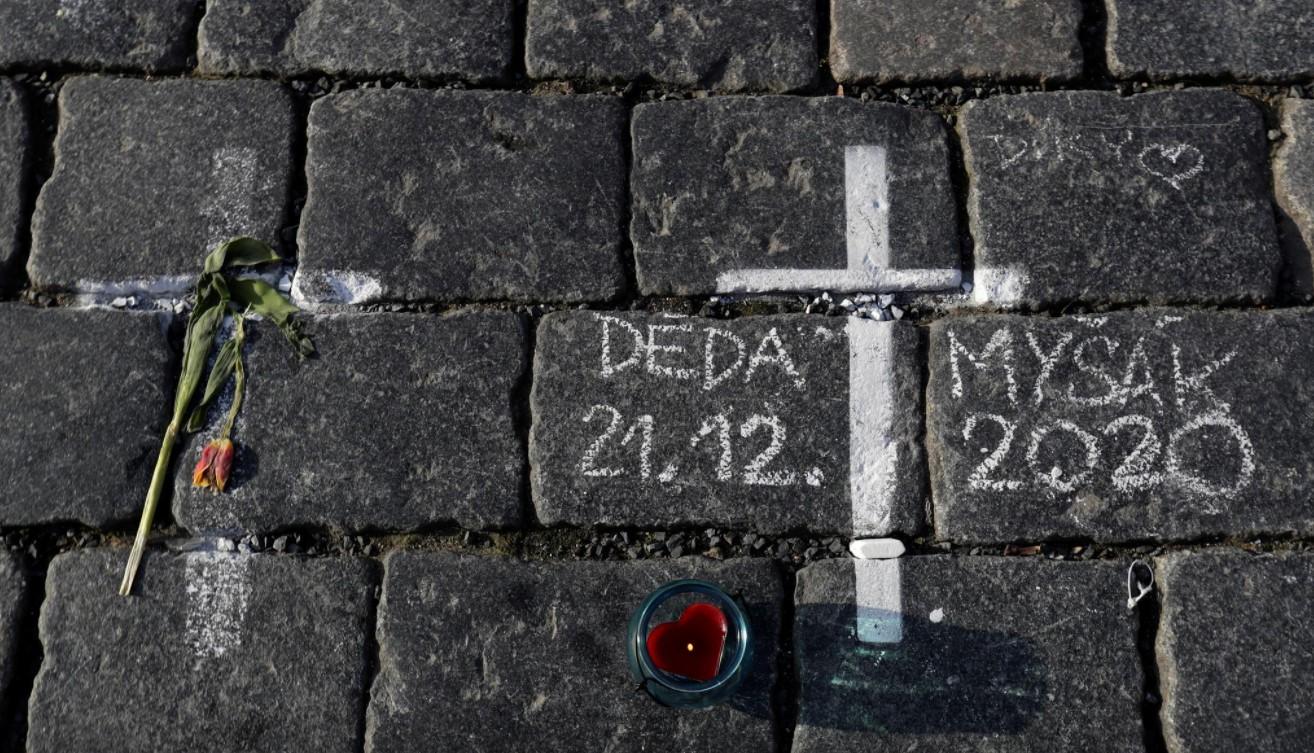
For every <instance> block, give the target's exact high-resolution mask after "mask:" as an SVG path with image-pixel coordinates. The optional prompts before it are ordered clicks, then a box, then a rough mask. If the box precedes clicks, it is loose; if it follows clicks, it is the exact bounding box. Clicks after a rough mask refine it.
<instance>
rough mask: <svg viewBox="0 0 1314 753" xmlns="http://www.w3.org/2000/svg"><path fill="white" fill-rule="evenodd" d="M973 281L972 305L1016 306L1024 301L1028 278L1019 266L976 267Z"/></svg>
mask: <svg viewBox="0 0 1314 753" xmlns="http://www.w3.org/2000/svg"><path fill="white" fill-rule="evenodd" d="M973 280H974V284H973V286H972V303H975V304H977V305H979V306H983V305H986V304H990V305H994V306H1016V305H1018V304H1020V303H1022V302H1023V300H1024V296H1025V295H1026V289H1027V283H1028V282H1030V276H1029V275H1028V274H1027V272H1026V270H1025V269H1024V268H1023V267H1022V266H1021V265H1009V266H1006V267H977V268H976V271H975V272H973Z"/></svg>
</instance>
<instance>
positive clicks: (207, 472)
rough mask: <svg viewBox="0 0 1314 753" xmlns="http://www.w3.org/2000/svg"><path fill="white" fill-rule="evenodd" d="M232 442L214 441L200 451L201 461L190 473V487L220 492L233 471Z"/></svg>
mask: <svg viewBox="0 0 1314 753" xmlns="http://www.w3.org/2000/svg"><path fill="white" fill-rule="evenodd" d="M233 452H234V447H233V440H231V439H228V438H227V437H225V438H223V439H214V440H211V441H210V444H207V445H206V446H205V449H204V450H202V451H201V459H200V460H198V461H197V462H196V468H195V470H193V471H192V486H200V487H207V486H208V487H211V488H213V489H214V490H215V491H218V492H221V491H223V490H224V486H226V485H227V484H228V475H229V473H230V472H231V471H232V470H233Z"/></svg>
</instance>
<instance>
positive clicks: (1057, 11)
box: [830, 0, 1082, 83]
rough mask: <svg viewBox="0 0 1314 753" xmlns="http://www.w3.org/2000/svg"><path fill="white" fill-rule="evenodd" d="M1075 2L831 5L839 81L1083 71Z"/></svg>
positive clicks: (841, 1) (854, 1)
mask: <svg viewBox="0 0 1314 753" xmlns="http://www.w3.org/2000/svg"><path fill="white" fill-rule="evenodd" d="M1080 22H1081V3H1080V2H1079V0H1033V2H1026V3H997V2H991V1H990V0H935V2H925V1H924V0H894V2H889V1H888V0H886V1H885V2H873V0H835V2H833V3H832V4H831V22H830V23H831V35H830V66H831V70H832V71H833V73H834V75H835V78H836V79H837V80H839V81H844V82H853V81H877V82H880V83H889V82H892V81H936V80H940V81H946V80H961V79H980V78H991V79H1011V80H1018V79H1041V80H1064V79H1071V78H1075V77H1076V76H1079V75H1080V74H1081V68H1082V54H1081V44H1080V42H1079V41H1078V39H1077V27H1078V25H1079V24H1080Z"/></svg>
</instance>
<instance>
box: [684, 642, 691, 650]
mask: <svg viewBox="0 0 1314 753" xmlns="http://www.w3.org/2000/svg"><path fill="white" fill-rule="evenodd" d="M685 648H687V649H689V650H690V651H693V644H692V643H690V644H688V645H687V646H685Z"/></svg>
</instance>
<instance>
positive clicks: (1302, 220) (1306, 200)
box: [1273, 99, 1314, 299]
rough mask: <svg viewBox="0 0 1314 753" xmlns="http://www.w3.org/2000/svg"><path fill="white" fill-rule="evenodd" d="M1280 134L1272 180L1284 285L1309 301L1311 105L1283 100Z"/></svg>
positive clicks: (1313, 279)
mask: <svg viewBox="0 0 1314 753" xmlns="http://www.w3.org/2000/svg"><path fill="white" fill-rule="evenodd" d="M1282 131H1283V132H1284V133H1285V134H1286V140H1285V141H1283V142H1282V145H1281V146H1280V147H1278V151H1277V156H1276V157H1275V158H1274V160H1273V177H1274V179H1275V182H1276V184H1277V201H1278V206H1279V207H1280V208H1281V210H1282V218H1281V223H1282V230H1283V232H1282V240H1283V250H1284V252H1285V253H1286V262H1287V272H1288V273H1289V275H1290V279H1288V280H1287V283H1288V285H1289V286H1290V289H1291V290H1292V292H1294V293H1296V294H1297V295H1299V296H1301V297H1304V298H1306V299H1308V298H1310V297H1311V296H1314V264H1312V263H1311V261H1312V260H1311V256H1312V255H1314V102H1311V101H1309V100H1304V99H1288V100H1284V101H1283V103H1282Z"/></svg>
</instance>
